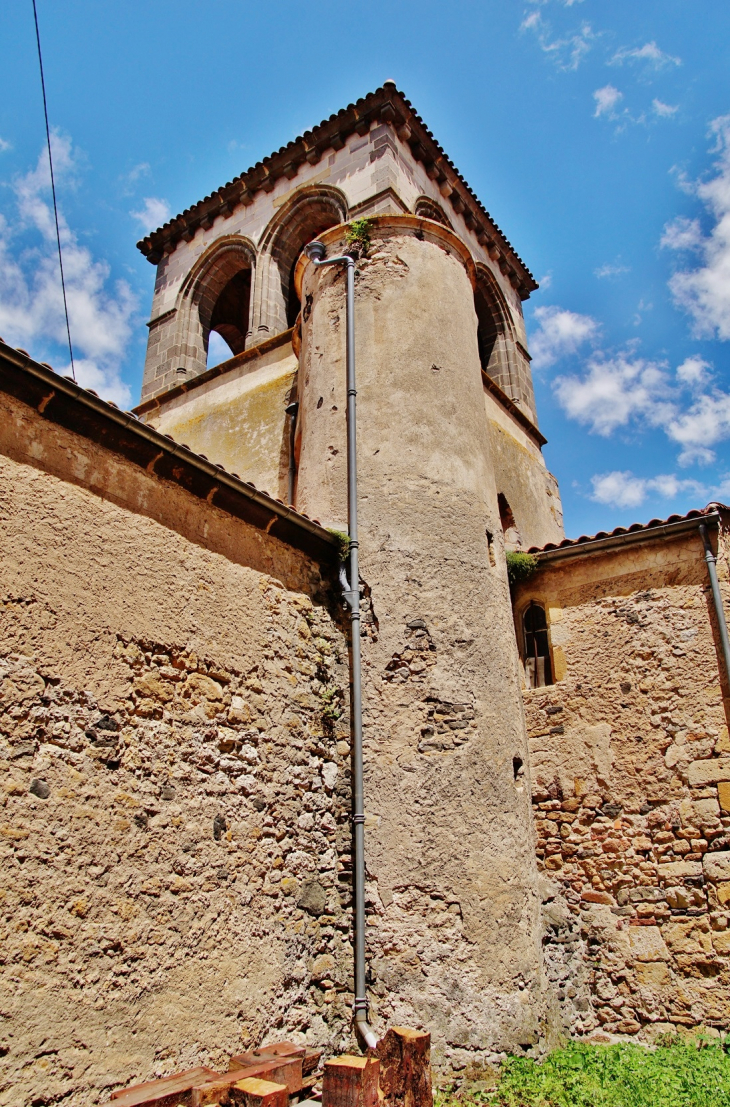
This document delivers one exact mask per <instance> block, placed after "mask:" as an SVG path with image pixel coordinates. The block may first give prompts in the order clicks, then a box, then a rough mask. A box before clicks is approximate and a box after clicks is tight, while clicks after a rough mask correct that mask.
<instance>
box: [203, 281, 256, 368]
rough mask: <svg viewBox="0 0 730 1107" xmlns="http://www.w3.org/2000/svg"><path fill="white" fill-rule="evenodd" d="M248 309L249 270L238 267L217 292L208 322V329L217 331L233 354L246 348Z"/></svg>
mask: <svg viewBox="0 0 730 1107" xmlns="http://www.w3.org/2000/svg"><path fill="white" fill-rule="evenodd" d="M250 309H251V270H250V269H239V271H238V272H237V273H234V275H233V276H232V277H231V279H230V280H229V281H228V282H227V283H226V284H225V285H224V286H223V288H222V290H221V292H220V293H219V295H218V299H217V300H216V301H215V304H214V305H213V311H212V312H211V315H210V324H209V330H211V331H217V332H218V334H219V335H220V336H221V338H222V339H224V341H225V342H226V344H227V345H228V347H229V348H230V350H231V352H232V353H234V354H240V353H243V351H244V350H245V349H246V334H247V332H248V321H249V313H250Z"/></svg>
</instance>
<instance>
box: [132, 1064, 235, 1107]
mask: <svg viewBox="0 0 730 1107" xmlns="http://www.w3.org/2000/svg"><path fill="white" fill-rule="evenodd" d="M220 1077H221V1073H219V1072H214V1071H213V1070H212V1069H206V1068H202V1067H201V1068H197V1069H188V1070H187V1071H186V1072H176V1073H173V1074H172V1076H163V1077H162V1079H161V1080H149V1081H147V1082H146V1083H145V1084H135V1085H134V1086H133V1087H131V1088H124V1089H121V1090H120V1091H118V1092H112V1097H111V1103H112V1105H113V1107H178V1104H181V1105H183V1107H192V1098H193V1093H194V1091H195V1089H197V1088H199V1087H200V1086H201V1085H205V1084H209V1083H210V1082H211V1081H212V1080H218V1079H220Z"/></svg>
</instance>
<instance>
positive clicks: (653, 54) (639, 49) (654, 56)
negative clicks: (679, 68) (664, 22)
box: [609, 42, 682, 69]
mask: <svg viewBox="0 0 730 1107" xmlns="http://www.w3.org/2000/svg"><path fill="white" fill-rule="evenodd" d="M624 62H645V63H646V64H647V65H648V66H650V67H651V68H653V69H663V68H664V67H665V66H667V65H681V64H682V59H681V58H675V57H673V56H672V55H671V54H666V53H665V52H664V51H663V50H660V49H659V47H658V46H657V44H656V43H655V42H647V43H645V44H644V46H635V47H633V48H632V49H629V48H628V47H622V49H621V50H617V51H616V53H615V54H614V55H613V57H612V58H611V61H610V63H609V64H610V65H623V63H624Z"/></svg>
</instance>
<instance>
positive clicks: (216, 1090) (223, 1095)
mask: <svg viewBox="0 0 730 1107" xmlns="http://www.w3.org/2000/svg"><path fill="white" fill-rule="evenodd" d="M248 1071H249V1070H248V1069H236V1071H235V1072H226V1073H224V1074H223V1075H222V1076H220V1077H219V1078H218V1079H217V1080H211V1081H209V1082H208V1083H207V1084H201V1085H200V1087H198V1088H194V1089H193V1093H192V1096H191V1100H190V1107H222V1105H223V1104H225V1105H226V1107H227V1105H228V1104H231V1103H234V1102H235V1101H234V1099H233V1098H232V1093H231V1089H232V1088H233V1085H234V1084H236V1083H238V1081H239V1080H243V1079H244V1078H245V1077H246V1074H247V1073H248ZM273 1086H274V1087H276V1088H279V1087H281V1088H284V1089H285V1090H286V1086H285V1085H284V1084H275V1085H273ZM283 1107H286V1104H284V1105H283Z"/></svg>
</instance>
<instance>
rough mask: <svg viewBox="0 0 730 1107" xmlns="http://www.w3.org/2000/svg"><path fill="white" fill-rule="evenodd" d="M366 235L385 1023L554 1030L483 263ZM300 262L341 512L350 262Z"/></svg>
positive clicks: (311, 464) (314, 499)
mask: <svg viewBox="0 0 730 1107" xmlns="http://www.w3.org/2000/svg"><path fill="white" fill-rule="evenodd" d="M343 230H344V228H333V229H332V230H331V231H328V232H327V233H326V234H324V235H323V236H322V240H323V241H324V242H325V245H326V246H327V254H328V256H330V257H331V256H333V255H334V254H335V253H341V252H342V250H343V249H344V241H343V238H342V235H343ZM371 238H372V242H371V246H370V249H369V252H368V256H367V257H366V258H363V259H361V260H360V261H359V262H358V267H357V275H356V286H355V326H356V351H357V353H356V356H357V386H358V462H359V482H360V487H359V510H360V569H361V576H362V583H363V586H364V594H365V608H366V613H365V619H364V626H363V631H364V639H363V695H364V703H365V717H364V724H365V758H366V761H365V803H366V810H367V812H368V818H367V823H366V856H367V866H368V875H369V879H370V882H371V883H370V886H369V902H370V908H369V914H370V924H371V925H369V926H368V956H369V962H370V965H371V966H372V971H373V983H372V988H371V998H372V1000H373V1004H374V1006H373V1021H374V1022H375V1024H376V1025H378V1024H380V1025H381V1026H384V1025H385V1023H386V1022H388V1023H394V1022H395V1023H401V1024H405V1025H420V1024H422V1025H424V1026H426V1027H427V1028H428V1029H429V1030H431V1031H432V1033H433V1035H434V1046H435V1051H436V1057H437V1058H438V1057H439V1056H441V1057H442V1058H443V1059H444V1060H448V1058H449V1056H451V1055H456V1056H471V1057H473V1055H474V1054H473V1051H475V1050H476V1051H478V1052H480V1051H485V1052H486V1054H489V1053H490V1052H491V1051H494V1050H503V1049H514V1048H516V1047H517V1046H518V1045H520V1044H522V1045H524V1044H527V1043H531V1042H534V1041H536V1040H537V1038H538V1036H539V1034H541V1033H542V1028H541V1024H543V1023H544V1013H545V1010H546V1004H547V1000H546V995H545V991H544V982H543V974H542V969H541V952H540V922H539V907H540V903H539V897H538V891H537V889H538V873H537V868H536V859H535V851H534V840H533V829H532V817H531V810H530V796H529V788H528V787H527V785H526V777H525V769H526V766H527V744H526V737H525V726H524V718H523V710H522V696H521V691H520V681H519V675H518V658H517V649H516V643H515V634H514V627H513V622H512V612H511V605H510V597H509V589H508V584H507V573H506V563H505V556H504V548H503V543H502V531H501V526H500V522H499V511H498V508H497V493H496V488H495V482H494V477H493V471H492V464H491V459H490V450H489V439H488V431H487V417H486V407H485V400H484V393H483V385H482V378H481V370H480V362H479V353H478V348H477V319H476V313H475V310H474V298H473V281H474V265H473V262H472V259H471V256H470V255H469V252H468V250H467V248H466V247H465V245H464V244H463V243H462V242H461V241H460V240H459V239H458V238H457V237H456V236H455V235H454V234H453V233H452V232H451V231H450V230H448V229H447V228H445V227H442V226H441V225H439V224H437V223H434V222H431V221H430V220H424V219H419V218H417V217H415V216H379V217H375V218H374V219H373V221H372V225H371ZM296 277H297V280H298V282H299V289H300V292H301V301H302V317H301V319H302V335H301V353H300V365H299V402H300V408H299V434H300V439H299V472H298V482H297V494H296V503H297V507H298V508H299V509H300V510H302V511H305V512H306V513H307V514H308V515H310V516H313V517H315V518H318V519H320V520H321V521H322V522H323V523H324V524H326V525H329V526H338V527H340V528H342V529H346V520H347V484H346V473H347V456H346V424H345V413H346V391H345V298H344V293H345V279H344V274H343V273H342V272H340V271H339V270H338V268H337V267H334V266H333V267H332V268H327V269H319V270H318V269H315V267H314V266H313V265H312V264H311V262H309V261H308V260H307V259H306V258H302V259H301V260H300V262H299V265H298V270H297V275H296ZM464 1050H467V1051H469V1053H468V1054H463V1052H462V1051H464Z"/></svg>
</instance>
